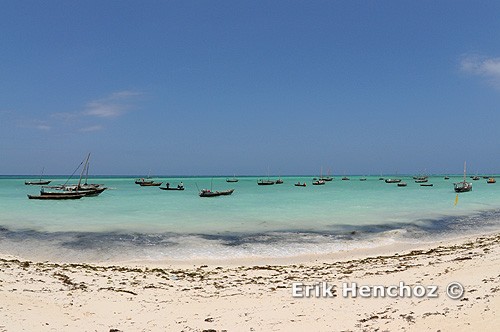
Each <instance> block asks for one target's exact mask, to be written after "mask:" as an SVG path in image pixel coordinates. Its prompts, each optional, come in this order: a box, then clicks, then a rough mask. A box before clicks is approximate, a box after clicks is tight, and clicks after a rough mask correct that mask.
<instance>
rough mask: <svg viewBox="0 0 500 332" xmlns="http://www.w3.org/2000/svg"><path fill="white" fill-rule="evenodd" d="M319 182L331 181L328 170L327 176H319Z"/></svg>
mask: <svg viewBox="0 0 500 332" xmlns="http://www.w3.org/2000/svg"><path fill="white" fill-rule="evenodd" d="M322 171H323V170H322ZM320 180H323V181H327V182H330V181H333V177H332V176H331V175H330V169H328V175H327V176H321V177H320Z"/></svg>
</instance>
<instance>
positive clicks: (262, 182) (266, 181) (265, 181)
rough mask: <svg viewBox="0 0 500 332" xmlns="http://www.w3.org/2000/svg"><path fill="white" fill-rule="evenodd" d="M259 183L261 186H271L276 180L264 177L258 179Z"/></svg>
mask: <svg viewBox="0 0 500 332" xmlns="http://www.w3.org/2000/svg"><path fill="white" fill-rule="evenodd" d="M257 184H258V185H259V186H271V185H273V184H274V181H272V180H262V179H259V180H258V181H257Z"/></svg>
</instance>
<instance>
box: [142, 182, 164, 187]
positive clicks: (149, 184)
mask: <svg viewBox="0 0 500 332" xmlns="http://www.w3.org/2000/svg"><path fill="white" fill-rule="evenodd" d="M162 183H163V182H154V181H146V182H142V183H140V184H139V185H140V186H141V187H159V186H161V184H162Z"/></svg>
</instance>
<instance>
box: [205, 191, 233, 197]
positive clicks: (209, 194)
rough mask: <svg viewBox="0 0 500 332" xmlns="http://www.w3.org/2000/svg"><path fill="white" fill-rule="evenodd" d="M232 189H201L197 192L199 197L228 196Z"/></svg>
mask: <svg viewBox="0 0 500 332" xmlns="http://www.w3.org/2000/svg"><path fill="white" fill-rule="evenodd" d="M233 191H234V189H229V190H223V191H212V190H210V189H202V190H201V191H200V193H199V196H200V197H216V196H228V195H231V194H232V193H233Z"/></svg>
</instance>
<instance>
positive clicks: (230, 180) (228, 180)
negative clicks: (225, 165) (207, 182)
mask: <svg viewBox="0 0 500 332" xmlns="http://www.w3.org/2000/svg"><path fill="white" fill-rule="evenodd" d="M238 181H239V180H238V179H237V178H236V177H233V178H232V179H226V182H238Z"/></svg>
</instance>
